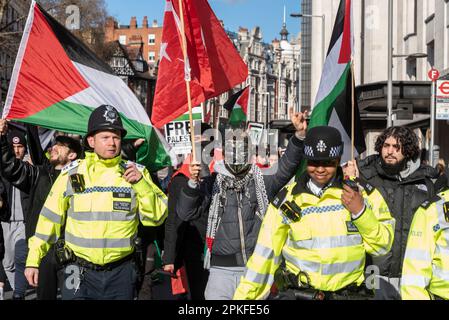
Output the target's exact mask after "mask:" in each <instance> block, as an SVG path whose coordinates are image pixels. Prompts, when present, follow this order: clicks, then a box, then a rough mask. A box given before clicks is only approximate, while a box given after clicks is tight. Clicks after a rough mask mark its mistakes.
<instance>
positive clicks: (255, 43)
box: [221, 21, 301, 124]
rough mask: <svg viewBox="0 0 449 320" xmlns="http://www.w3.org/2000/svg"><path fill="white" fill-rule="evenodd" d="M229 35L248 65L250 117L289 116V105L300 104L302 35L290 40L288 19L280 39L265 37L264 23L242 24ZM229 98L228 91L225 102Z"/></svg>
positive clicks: (266, 119) (272, 118) (263, 119)
mask: <svg viewBox="0 0 449 320" xmlns="http://www.w3.org/2000/svg"><path fill="white" fill-rule="evenodd" d="M228 35H229V37H230V39H231V40H232V41H233V42H234V44H235V46H236V48H237V50H238V51H239V52H240V55H241V56H242V58H243V60H244V61H245V63H246V64H247V66H248V71H249V77H248V80H247V85H250V90H251V91H250V102H249V104H250V105H249V111H248V113H249V115H248V121H254V122H260V123H265V124H266V123H271V122H272V121H276V120H287V119H288V118H289V117H288V113H289V108H290V107H292V108H294V109H298V106H299V105H298V96H299V90H300V89H299V79H300V73H299V55H300V46H301V43H300V40H299V38H296V39H292V40H289V37H288V36H289V32H288V30H287V29H286V26H285V21H284V24H283V27H282V30H281V32H280V40H278V39H274V40H272V41H271V43H266V42H264V41H263V40H262V39H263V35H262V30H261V29H260V27H254V28H253V29H252V30H251V31H249V30H248V29H247V28H243V27H240V28H239V30H238V32H236V33H234V32H229V31H228ZM236 90H237V89H236ZM225 98H227V95H224V96H223V97H222V98H221V102H222V101H224V102H225V101H226V99H225ZM224 102H223V103H224Z"/></svg>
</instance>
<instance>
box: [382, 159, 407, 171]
mask: <svg viewBox="0 0 449 320" xmlns="http://www.w3.org/2000/svg"><path fill="white" fill-rule="evenodd" d="M406 164H407V160H406V159H403V160H402V161H401V162H398V163H396V164H389V163H386V162H385V160H384V159H383V158H382V157H380V165H381V167H382V169H383V170H384V171H385V173H386V174H387V175H389V176H395V175H398V174H399V173H400V172H401V171H402V170H404V169H405V166H406Z"/></svg>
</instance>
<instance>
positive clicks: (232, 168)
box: [225, 163, 251, 178]
mask: <svg viewBox="0 0 449 320" xmlns="http://www.w3.org/2000/svg"><path fill="white" fill-rule="evenodd" d="M225 167H226V169H228V171H229V172H230V173H232V174H233V175H234V176H236V177H237V178H240V177H244V176H245V175H246V174H247V173H248V172H249V170H250V169H251V165H250V164H227V163H225Z"/></svg>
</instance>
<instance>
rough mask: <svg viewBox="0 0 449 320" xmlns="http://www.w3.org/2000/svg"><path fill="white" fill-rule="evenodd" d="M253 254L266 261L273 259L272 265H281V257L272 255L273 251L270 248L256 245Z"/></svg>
mask: <svg viewBox="0 0 449 320" xmlns="http://www.w3.org/2000/svg"><path fill="white" fill-rule="evenodd" d="M253 254H257V255H259V256H261V257H263V258H265V259H267V260H271V259H273V262H274V264H276V265H278V264H280V263H281V261H280V260H281V257H280V256H275V255H274V250H273V249H271V248H267V247H265V246H263V245H261V244H257V245H256V248H255V249H254V252H253Z"/></svg>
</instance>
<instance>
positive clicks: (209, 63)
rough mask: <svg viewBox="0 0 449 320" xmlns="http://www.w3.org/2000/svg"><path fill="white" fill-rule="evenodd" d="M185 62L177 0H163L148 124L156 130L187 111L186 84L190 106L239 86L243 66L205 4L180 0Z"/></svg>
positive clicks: (244, 73) (244, 74)
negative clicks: (160, 37) (156, 76)
mask: <svg viewBox="0 0 449 320" xmlns="http://www.w3.org/2000/svg"><path fill="white" fill-rule="evenodd" d="M183 13H184V29H185V37H186V42H187V55H188V59H187V61H186V63H184V56H183V53H182V47H181V38H180V36H181V19H180V18H179V8H178V1H177V0H167V1H166V8H165V16H164V27H163V33H162V44H161V52H160V62H159V71H158V80H157V84H156V92H155V98H154V103H153V111H152V117H151V120H152V122H153V124H154V125H155V126H156V127H162V126H163V125H164V124H166V123H168V122H170V121H172V120H173V119H176V118H177V117H178V116H180V115H182V114H184V113H185V112H187V111H188V102H187V94H186V84H185V80H186V79H190V90H191V100H192V106H198V105H199V104H200V103H202V102H204V101H206V100H207V99H210V98H213V97H216V96H218V95H220V94H222V93H223V92H225V91H228V90H230V89H231V88H233V87H234V86H236V85H237V84H240V83H242V82H244V81H245V80H246V78H247V76H248V68H247V66H246V65H245V63H244V62H243V60H242V58H241V57H240V55H239V53H238V52H237V50H236V49H235V47H234V45H233V43H232V42H231V41H230V39H229V37H228V36H227V35H226V33H225V31H224V30H223V28H222V26H221V24H220V22H219V21H218V19H217V17H216V16H215V14H214V13H213V11H212V9H211V8H210V6H209V4H208V2H207V0H183Z"/></svg>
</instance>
